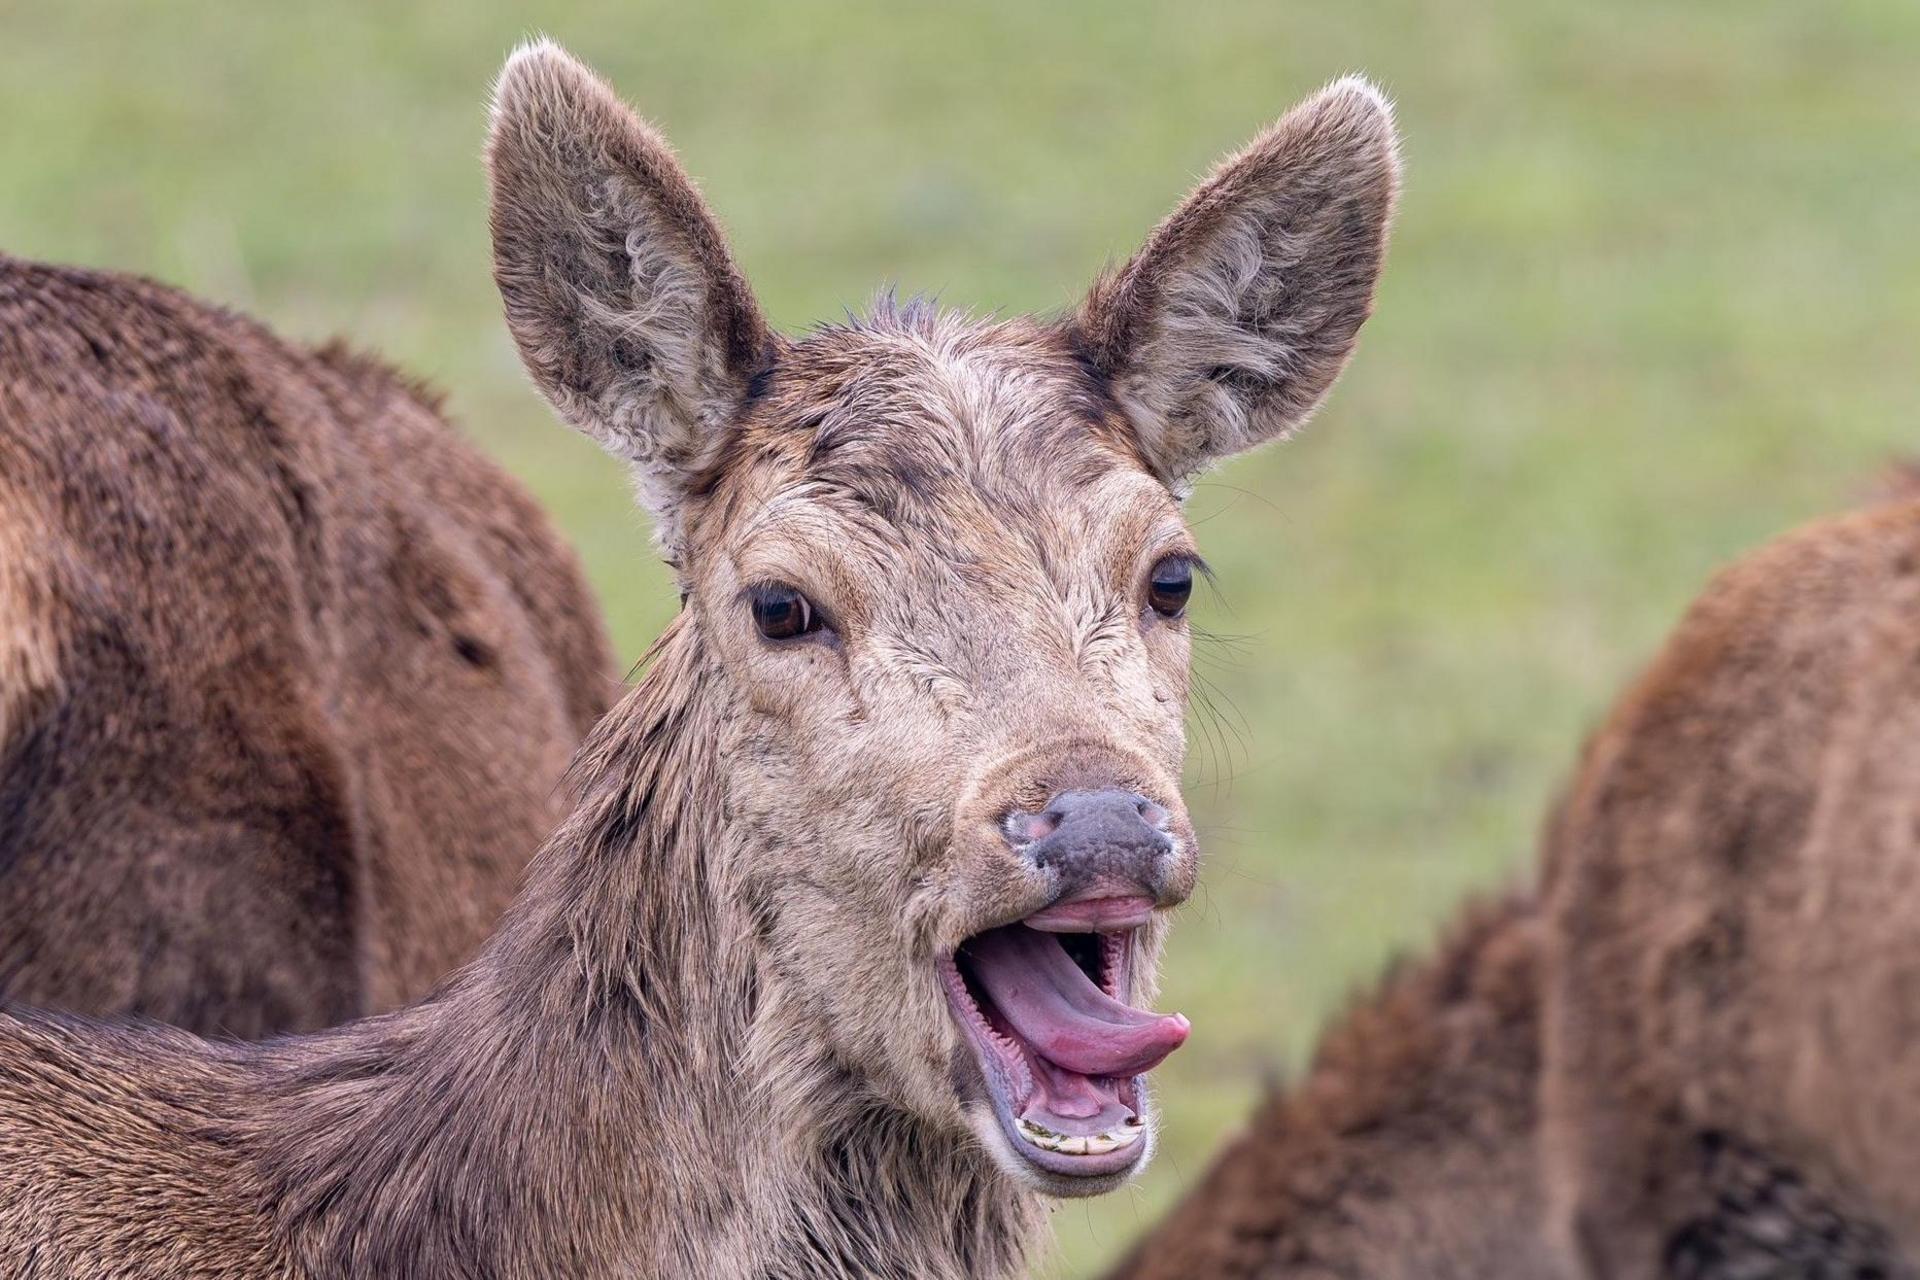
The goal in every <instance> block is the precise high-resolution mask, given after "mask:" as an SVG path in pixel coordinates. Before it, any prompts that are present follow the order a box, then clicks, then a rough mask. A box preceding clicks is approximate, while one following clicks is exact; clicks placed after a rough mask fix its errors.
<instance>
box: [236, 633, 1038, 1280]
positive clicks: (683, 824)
mask: <svg viewBox="0 0 1920 1280" xmlns="http://www.w3.org/2000/svg"><path fill="white" fill-rule="evenodd" d="M730 713H731V704H730V702H729V699H728V695H727V692H726V688H725V686H724V683H723V682H722V681H721V680H720V679H719V677H718V674H717V672H716V671H715V670H714V669H713V667H712V664H711V661H710V659H709V658H708V657H707V655H706V654H705V653H704V652H703V650H702V647H701V644H700V641H699V637H698V631H697V628H696V626H695V625H694V624H693V623H692V622H691V621H690V620H689V619H688V617H686V616H685V615H683V616H682V617H681V618H679V619H677V620H676V621H675V623H674V624H673V625H672V626H671V627H670V628H669V629H668V631H667V632H666V634H665V635H664V636H663V637H662V638H661V640H660V641H659V643H658V644H657V645H656V646H655V649H654V652H653V655H652V659H651V666H650V670H649V671H648V673H647V675H646V677H645V678H644V679H643V680H642V681H641V683H640V685H639V686H638V687H637V688H636V689H635V690H634V691H633V692H632V693H631V694H630V695H629V696H628V697H627V698H626V699H625V701H624V702H622V704H621V705H620V706H619V707H618V708H616V709H615V710H614V711H613V712H612V713H610V714H609V715H608V717H607V718H606V719H605V720H604V721H603V722H602V723H601V725H600V726H599V727H598V728H597V729H596V730H595V731H594V734H593V736H592V738H591V739H590V740H589V742H588V743H587V745H586V747H585V748H584V749H583V750H582V753H581V757H580V760H579V763H578V765H577V776H578V777H579V779H580V785H581V791H582V799H581V801H580V803H579V805H578V806H577V807H576V809H575V811H574V813H573V815H572V816H571V817H570V818H569V819H568V820H567V822H566V823H565V824H563V825H562V827H561V828H560V829H559V830H558V831H557V832H556V833H555V834H554V836H553V837H552V838H551V839H550V840H549V841H548V843H547V845H546V847H545V848H544V849H543V850H542V851H541V852H540V854H539V855H538V857H537V858H536V859H535V861H534V864H533V866H532V868H531V869H530V871H529V878H528V884H527V887H526V889H525V891H524V892H523V893H522V894H521V896H520V898H519V900H518V901H516V902H515V904H514V905H513V907H512V908H511V909H510V910H509V912H508V915H507V917H506V919H505V920H504V921H503V923H502V926H501V928H500V930H499V931H498V933H497V934H496V935H495V937H494V939H493V940H492V941H491V942H490V943H489V944H488V946H487V948H486V950H485V951H484V952H483V953H482V954H481V956H480V957H479V958H478V959H476V960H475V961H474V962H473V963H472V964H471V965H469V966H468V967H467V968H466V969H465V970H463V971H462V972H461V973H460V974H459V975H458V976H456V977H455V978H454V979H452V980H451V981H450V982H449V983H448V985H447V986H446V987H445V988H444V989H443V990H442V991H441V992H440V993H439V994H437V995H436V996H435V997H433V998H432V999H430V1000H429V1001H427V1002H426V1003H425V1004H422V1005H419V1006H416V1007H414V1008H412V1009H408V1010H403V1011H401V1012H399V1013H396V1014H391V1015H387V1016H385V1017H380V1018H374V1019H369V1020H367V1021H365V1022H361V1023H356V1024H352V1025H350V1026H348V1027H345V1028H341V1029H339V1030H337V1031H333V1032H328V1033H323V1034H322V1035H320V1036H316V1037H312V1038H310V1039H307V1040H302V1041H293V1042H288V1044H287V1045H286V1046H285V1047H283V1048H280V1049H278V1050H270V1051H269V1052H268V1054H267V1060H268V1064H269V1069H270V1072H271V1075H272V1081H271V1083H270V1086H269V1089H268V1096H269V1097H270V1098H271V1099H272V1102H271V1104H270V1105H269V1106H268V1108H267V1110H266V1113H265V1114H263V1116H262V1118H261V1121H260V1123H261V1132H260V1133H259V1134H258V1135H257V1137H258V1143H257V1146H258V1149H259V1150H260V1152H261V1159H260V1161H259V1162H258V1168H257V1170H256V1174H257V1177H258V1179H259V1181H260V1183H261V1186H260V1188H259V1190H260V1193H261V1194H262V1196H263V1198H264V1199H265V1202H266V1203H268V1204H271V1205H274V1206H275V1209H274V1211H273V1212H274V1214H275V1216H276V1219H277V1222H276V1226H277V1229H278V1232H279V1234H280V1236H281V1238H283V1239H285V1240H286V1241H288V1242H289V1244H290V1246H291V1247H292V1248H293V1250H294V1252H295V1254H296V1257H297V1259H298V1260H299V1261H300V1262H301V1263H302V1264H303V1265H304V1266H305V1267H306V1268H307V1269H308V1270H309V1271H311V1272H312V1273H313V1274H315V1275H316V1276H335V1275H340V1276H346V1275H388V1274H394V1275H397V1274H431V1275H443V1274H444V1275H490V1276H493V1275H497V1276H522V1275H525V1276H535V1275H557V1274H566V1275H580V1276H601V1275H607V1276H613V1275H619V1276H656V1275H657V1276H682V1275H686V1276H693V1275H698V1276H714V1277H729V1276H741V1277H745V1276H750V1275H751V1276H776V1277H779V1276H794V1277H798V1276H803V1275H804V1276H828V1277H831V1276H856V1275H857V1276H900V1277H907V1276H914V1277H946V1276H952V1277H955V1278H956V1280H957V1278H958V1277H961V1276H992V1275H999V1274H1009V1273H1011V1272H1013V1271H1015V1270H1017V1269H1018V1268H1019V1266H1020V1264H1021V1261H1022V1258H1023V1256H1024V1253H1025V1249H1026V1246H1027V1245H1028V1244H1029V1243H1031V1241H1032V1239H1033V1237H1034V1236H1035V1235H1036V1234H1037V1229H1038V1227H1039V1225H1040V1224H1039V1221H1038V1219H1039V1217H1040V1213H1039V1210H1038V1209H1037V1207H1036V1203H1035V1201H1034V1200H1033V1198H1032V1197H1031V1196H1029V1195H1026V1194H1024V1193H1021V1192H1019V1191H1017V1190H1016V1189H1015V1188H1014V1187H1013V1186H1012V1184H1011V1183H1010V1182H1009V1181H1008V1180H1007V1179H1006V1178H1005V1177H1004V1176H1003V1175H1001V1174H1000V1173H999V1172H998V1171H997V1170H995V1169H994V1168H993V1167H992V1165H991V1163H990V1161H989V1160H988V1159H987V1157H986V1156H985V1155H984V1154H983V1153H981V1152H979V1150H978V1149H977V1147H976V1146H975V1145H974V1144H972V1143H970V1142H968V1141H965V1140H963V1139H961V1138H958V1137H956V1136H953V1135H950V1134H947V1133H944V1132H941V1131H936V1130H934V1129H932V1128H930V1127H929V1126H926V1125H924V1124H922V1123H920V1122H918V1121H915V1120H914V1119H912V1118H910V1117H909V1116H907V1115H906V1114H905V1113H904V1112H902V1111H900V1110H898V1109H897V1108H894V1107H892V1106H890V1105H888V1104H887V1103H885V1102H884V1101H882V1100H880V1099H878V1098H876V1097H873V1096H871V1094H870V1093H869V1092H868V1091H867V1090H866V1089H864V1087H863V1086H862V1084H861V1083H860V1081H859V1080H858V1078H856V1076H855V1075H854V1074H852V1073H851V1072H849V1071H848V1070H847V1069H845V1068H844V1067H842V1066H840V1065H838V1064H837V1063H836V1062H835V1061H834V1060H833V1059H832V1057H831V1055H830V1054H829V1053H828V1052H827V1051H826V1050H825V1049H823V1048H822V1047H821V1037H820V1036H819V1035H818V1034H817V1030H816V1029H814V1028H810V1027H808V1026H807V1025H806V1024H805V1022H804V1020H803V1017H802V1014H801V1012H800V1010H799V1002H797V1001H790V1000H783V998H782V990H781V987H780V984H779V981H778V979H777V978H776V977H774V976H773V975H772V974H771V973H770V972H769V971H768V970H767V968H766V967H765V966H764V965H763V964H762V962H761V959H760V956H759V944H758V942H757V940H756V938H755V935H754V930H753V928H752V922H751V920H750V919H748V918H747V915H746V912H745V911H744V910H743V909H742V907H741V905H740V903H741V897H740V895H739V894H737V893H736V892H735V891H734V890H735V885H734V883H733V878H732V877H733V875H734V868H736V867H740V866H745V865H750V863H749V862H748V861H747V859H750V858H751V855H752V851H751V850H750V849H746V848H744V847H742V848H735V847H734V845H733V843H731V842H732V841H733V840H735V839H736V836H735V833H733V832H732V831H730V830H729V828H728V826H727V824H726V821H725V819H724V817H723V815H724V813H725V812H726V808H727V806H726V799H727V797H726V794H725V789H724V788H725V781H724V768H723V759H722V755H723V752H722V741H721V739H722V736H723V734H724V731H725V726H726V724H727V722H728V719H729V716H730Z"/></svg>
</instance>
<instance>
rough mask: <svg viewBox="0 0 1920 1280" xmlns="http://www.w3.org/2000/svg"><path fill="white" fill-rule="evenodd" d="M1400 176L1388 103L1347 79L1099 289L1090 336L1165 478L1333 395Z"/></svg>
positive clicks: (1091, 300) (1220, 179) (1217, 175)
mask: <svg viewBox="0 0 1920 1280" xmlns="http://www.w3.org/2000/svg"><path fill="white" fill-rule="evenodd" d="M1399 181H1400V161H1399V152H1398V140H1397V137H1396V135H1395V132H1394V127H1393V113H1392V109H1391V108H1390V107H1389V106H1388V105H1387V101H1386V99H1385V98H1384V97H1382V96H1381V94H1380V93H1379V92H1378V91H1377V90H1376V89H1374V88H1373V86H1371V85H1369V84H1368V83H1367V82H1366V81H1364V80H1360V79H1357V78H1349V79H1345V80H1341V81H1338V82H1337V83H1335V84H1333V85H1331V86H1329V87H1328V88H1326V89H1324V90H1322V91H1321V92H1320V93H1319V94H1317V95H1316V96H1314V97H1313V98H1310V99H1308V100H1307V101H1306V102H1304V103H1302V104H1301V105H1300V106H1298V107H1295V108H1294V109H1293V110H1292V111H1290V112H1288V113H1287V115H1286V116H1285V117H1284V118H1283V119H1281V120H1280V121H1279V123H1277V124H1275V125H1273V126H1272V127H1271V128H1269V129H1268V130H1267V131H1266V132H1265V133H1263V134H1261V135H1260V137H1259V138H1257V139H1255V140H1254V142H1253V144H1252V145H1251V146H1249V147H1248V148H1247V149H1246V150H1245V151H1242V152H1241V153H1240V154H1239V155H1236V156H1233V157H1231V158H1229V159H1228V160H1226V161H1225V162H1223V163H1222V164H1221V165H1220V167H1219V168H1218V169H1216V170H1215V171H1214V173H1213V175H1212V176H1211V177H1210V178H1208V179H1207V180H1206V181H1205V182H1203V183H1201V184H1200V186H1199V187H1198V188H1197V189H1196V190H1195V191H1194V192H1193V194H1192V195H1190V196H1189V197H1187V199H1186V201H1185V203H1183V204H1182V205H1181V206H1180V207H1179V208H1178V209H1177V210H1175V211H1174V213H1173V215H1172V216H1171V217H1169V218H1168V219H1167V220H1166V221H1165V222H1163V223H1161V224H1160V226H1159V227H1158V228H1157V229H1156V230H1155V231H1154V233H1153V235H1152V236H1151V237H1150V238H1149V239H1148V241H1147V243H1146V247H1145V248H1143V249H1141V251H1140V252H1139V253H1138V254H1137V255H1135V257H1134V258H1133V260H1132V261H1131V262H1129V263H1127V264H1126V266H1124V267H1122V268H1121V269H1119V270H1118V271H1116V272H1113V273H1111V274H1109V275H1108V276H1107V277H1106V278H1104V279H1102V280H1101V281H1100V282H1099V283H1098V284H1096V285H1095V286H1094V288H1093V291H1092V293H1091V294H1090V295H1089V296H1088V298H1087V301H1086V303H1085V305H1084V306H1083V307H1082V309H1081V312H1080V315H1079V317H1078V318H1077V320H1076V325H1077V327H1078V330H1079V333H1080V337H1081V339H1082V341H1083V342H1084V344H1085V346H1086V349H1087V351H1088V353H1089V355H1090V356H1091V358H1092V360H1093V363H1094V365H1095V367H1096V368H1097V369H1098V370H1099V371H1100V372H1101V373H1102V374H1103V375H1105V376H1106V377H1107V378H1108V379H1109V380H1110V381H1111V384H1112V386H1113V389H1114V393H1115V395H1116V397H1117V398H1118V400H1119V402H1120V404H1121V405H1122V406H1123V408H1124V409H1125V410H1126V412H1127V415H1128V417H1129V418H1131V419H1132V421H1133V425H1134V429H1135V430H1136V431H1137V432H1138V433H1139V436H1140V440H1141V443H1142V445H1143V446H1144V448H1145V451H1146V454H1147V456H1148V458H1149V460H1150V461H1151V462H1152V464H1153V466H1154V467H1155V468H1156V469H1157V470H1158V471H1159V472H1160V474H1161V476H1162V478H1164V479H1165V480H1166V481H1167V482H1168V483H1169V484H1172V485H1174V486H1176V487H1178V486H1180V485H1182V484H1183V483H1184V482H1185V481H1186V480H1188V479H1189V478H1191V477H1192V476H1193V475H1194V474H1195V473H1197V472H1199V471H1202V470H1204V469H1205V468H1207V467H1208V466H1210V465H1212V464H1213V463H1215V462H1218V461H1219V460H1221V459H1223V458H1225V457H1227V456H1229V455H1231V454H1235V453H1238V452H1240V451H1241V450H1243V449H1248V448H1251V447H1253V446H1254V445H1256V444H1261V443H1263V442H1265V441H1267V440H1273V439H1278V438H1282V437H1284V436H1286V435H1288V434H1289V433H1291V432H1292V431H1293V430H1294V429H1295V428H1297V427H1298V426H1299V425H1300V424H1301V423H1302V422H1304V421H1305V420H1306V418H1307V416H1308V415H1309V414H1310V413H1312V412H1313V410H1314V408H1315V407H1316V406H1317V405H1318V404H1319V403H1320V401H1321V400H1322V399H1323V398H1324V397H1325V396H1326V394H1327V391H1328V389H1329V388H1330V387H1331V386H1332V385H1333V380H1334V379H1335V378H1336V377H1337V376H1339V373H1340V370H1341V369H1342V368H1343V367H1344V366H1345V364H1346V362H1347V358H1348V356H1350V355H1351V354H1352V353H1353V347H1354V341H1355V339H1356V337H1357V336H1358V334H1359V331H1360V326H1361V324H1362V323H1363V322H1364V321H1365V320H1366V318H1367V316H1368V314H1369V313H1370V312H1371V310H1372V308H1373V290H1374V283H1375V281H1377V280H1378V279H1379V276H1380V265H1381V261H1382V259H1383V258H1384V257H1385V255H1386V245H1387V224H1388V222H1389V220H1390V219H1391V217H1392V214H1393V203H1394V196H1395V194H1396V192H1397V190H1398V188H1399Z"/></svg>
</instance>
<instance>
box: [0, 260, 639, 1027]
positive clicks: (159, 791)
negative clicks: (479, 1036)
mask: <svg viewBox="0 0 1920 1280" xmlns="http://www.w3.org/2000/svg"><path fill="white" fill-rule="evenodd" d="M615 687H616V686H615V684H614V678H613V669H612V661H611V658H610V655H609V652H608V647H607V644H606V641H605V639H604V637H603V635H602V632H601V627H600V623H599V618H598V613H597V610H596V608H595V605H594V603H593V600H592V598H591V597H590V595H589V593H588V591H587V587H586V584H585V582H584V581H583V578H582V575H581V573H580V569H579V566H578V565H577V563H576V562H575V560H574V558H573V556H572V555H571V553H570V552H569V551H568V550H567V548H566V547H565V546H564V545H562V543H561V541H560V539H559V538H558V536H557V535H556V534H555V532H554V530H553V528H552V527H551V526H550V525H549V523H548V522H547V520H546V519H545V517H544V516H543V515H542V514H541V513H540V512H539V510H538V509H537V508H536V507H535V506H534V504H533V503H532V502H531V501H530V500H529V499H528V498H527V496H526V495H525V494H524V493H523V492H522V491H521V490H520V489H519V488H518V487H517V486H516V485H515V484H513V483H512V482H511V481H510V480H508V479H507V478H506V477H505V476H504V475H502V474H501V473H500V472H499V471H498V470H497V469H495V468H494V467H493V466H491V465H490V464H489V463H487V462H486V461H485V460H484V459H483V458H482V457H481V456H480V455H479V454H478V453H477V452H476V451H475V450H474V449H473V448H472V447H471V446H469V445H467V444H466V443H465V442H464V441H462V440H461V439H460V438H459V437H458V436H457V435H456V434H455V433H454V432H453V431H451V430H449V429H448V427H447V425H446V423H445V422H444V421H443V420H442V419H441V418H440V416H439V414H438V412H437V410H436V409H435V407H434V405H433V404H432V402H431V401H430V400H428V399H426V398H424V397H422V396H421V394H420V393H419V392H418V391H417V390H416V389H414V388H413V387H411V386H409V385H407V384H405V383H403V382H401V381H400V380H399V379H397V378H396V377H395V376H394V375H392V374H391V373H389V372H388V371H387V370H385V369H383V368H381V367H379V366H377V365H375V364H373V363H372V362H370V361H366V360H363V359H360V358H357V357H354V356H352V355H349V354H347V353H345V352H343V351H342V350H340V349H338V348H328V349H326V350H322V351H319V352H311V351H307V350H304V349H301V348H298V347H295V346H292V345H290V344H287V343H284V342H281V341H279V340H277V339H275V338H274V337H273V336H272V335H270V334H268V333H266V332H265V331H263V330H262V329H260V328H259V327H258V326H256V325H254V324H252V323H250V322H248V321H246V320H244V319H241V318H240V317H237V316H234V315H231V314H228V313H226V312H223V311H220V310H217V309H215V308H213V307H209V306H206V305H204V304H202V303H198V302H195V301H194V300H192V299H190V298H187V297H184V296H183V295H181V294H179V293H176V292H175V291H173V290H171V289H167V288H163V287H161V286H159V285H155V284H150V283H148V282H145V281H141V280H135V279H130V278H127V277H123V276H114V275H107V274H101V273H95V272H88V271H77V270H66V269H61V268H55V267H46V266H39V265H35V264H32V263H25V262H19V261H15V260H11V259H6V258H0V996H3V997H4V998H6V999H7V1000H10V1001H16V1002H26V1003H32V1004H36V1005H43V1006H49V1007H59V1008H65V1009H69V1010H77V1011H83V1012H87V1013H92V1014H99V1015H114V1014H134V1015H139V1016H142V1017H147V1018H154V1019H159V1020H162V1021H167V1022H172V1023H176V1024H179V1025H182V1026H186V1027H190V1028H193V1029H196V1030H200V1031H204V1032H219V1033H225V1034H231V1035H239V1036H258V1035H264V1034H267V1033H270V1032H278V1031H286V1030H291V1029H299V1028H311V1027H319V1026H324V1025H327V1024H330V1023H334V1022H338V1021H340V1020H342V1019H345V1018H349V1017H354V1016H358V1015H360V1014H364V1013H367V1012H370V1011H375V1010H379V1009H384V1008H389V1007H392V1006H394V1005H396V1004H399V1003H401V1002H404V1001H406V1000H409V999H414V998H417V997H418V996H420V995H421V994H423V993H424V992H425V991H426V990H427V988H428V987H429V985H430V984H432V983H433V982H435V981H437V980H439V979H440V978H441V977H443V976H444V975H445V974H446V973H447V972H448V971H450V970H451V969H452V968H453V967H454V966H455V965H457V964H458V963H460V962H461V961H462V960H464V959H466V958H467V957H468V956H469V955H471V954H472V952H473V950H474V948H475V947H477V946H478V945H479V943H480V941H481V940H482V939H483V938H484V937H485V935H486V932H487V930H488V929H489V928H490V927H491V926H492V924H493V922H494V920H495V918H496V917H497V915H498V913H499V911H500V910H501V908H502V907H504V906H505V904H506V903H507V901H508V900H509V898H510V897H511V895H512V892H513V890H514V888H515V886H516V884H517V882H518V879H519V876H520V872H521V870H522V868H523V867H524V865H525V861H526V857H527V852H528V850H530V849H531V848H532V847H534V845H536V844H537V843H538V841H539V839H540V837H541V835H542V834H544V833H545V832H546V831H547V830H550V829H551V827H552V824H553V823H554V822H555V821H557V820H558V818H559V817H560V816H562V815H563V814H564V812H565V808H564V803H563V798H562V797H561V796H560V795H559V794H558V792H557V784H558V782H559V780H560V778H561V775H562V772H563V770H564V769H565V766H566V761H567V759H568V757H569V755H570V753H571V751H572V750H573V748H574V746H575V745H576V744H577V743H578V741H579V739H580V736H581V735H582V734H584V732H585V731H586V729H587V727H588V726H589V725H590V724H591V723H592V722H593V720H594V719H595V718H596V716H597V715H598V714H599V713H600V711H602V710H603V709H604V706H605V703H606V702H607V700H608V699H609V698H610V696H611V693H612V690H613V689H614V688H615Z"/></svg>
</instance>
